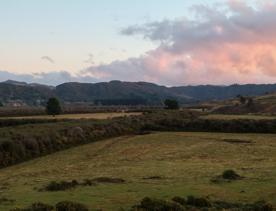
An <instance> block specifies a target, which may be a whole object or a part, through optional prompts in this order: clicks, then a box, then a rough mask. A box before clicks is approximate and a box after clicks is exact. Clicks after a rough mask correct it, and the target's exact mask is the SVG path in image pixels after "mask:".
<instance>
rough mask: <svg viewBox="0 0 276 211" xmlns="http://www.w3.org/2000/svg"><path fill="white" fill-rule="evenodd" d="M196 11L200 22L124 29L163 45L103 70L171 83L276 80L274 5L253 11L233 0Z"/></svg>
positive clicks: (154, 24)
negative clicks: (135, 71)
mask: <svg viewBox="0 0 276 211" xmlns="http://www.w3.org/2000/svg"><path fill="white" fill-rule="evenodd" d="M224 6H225V5H224ZM194 9H195V12H196V14H197V19H196V20H188V19H186V18H182V19H179V20H165V21H162V22H152V23H147V24H144V25H139V26H137V25H135V26H130V27H128V28H126V29H124V30H123V31H122V33H123V34H125V35H130V36H133V35H142V36H143V37H144V38H145V39H150V40H152V41H159V42H160V43H161V44H160V47H159V48H158V49H156V50H153V51H150V52H148V53H147V54H146V55H145V56H143V57H141V58H139V59H130V60H128V61H124V62H121V63H120V65H118V64H117V65H115V66H113V65H114V64H110V65H109V67H106V68H103V71H104V70H107V71H108V72H112V71H115V73H116V71H117V69H121V70H122V71H127V70H126V68H127V69H129V71H130V69H137V75H138V74H139V72H140V73H141V74H142V76H143V77H144V79H151V80H153V81H155V82H161V83H165V84H171V85H172V84H175V83H177V84H231V83H272V82H276V27H275V23H276V4H275V3H272V2H271V3H270V4H268V2H266V3H264V4H259V5H258V8H257V9H253V8H252V7H250V6H248V5H246V4H245V3H243V2H242V1H229V2H228V4H227V5H226V8H225V7H223V8H209V7H204V6H200V7H195V8H194ZM126 63H128V65H127V66H125V65H126ZM129 63H131V65H130V64H129ZM96 69H97V68H96ZM115 69H116V70H115ZM92 72H93V71H92ZM124 79H125V80H126V79H127V78H124ZM130 79H131V78H130ZM133 79H134V80H138V79H139V77H137V78H133ZM140 79H143V78H140Z"/></svg>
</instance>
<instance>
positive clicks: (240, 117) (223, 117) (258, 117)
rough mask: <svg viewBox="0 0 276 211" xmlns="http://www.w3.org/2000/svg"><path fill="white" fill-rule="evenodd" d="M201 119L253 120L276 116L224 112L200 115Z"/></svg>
mask: <svg viewBox="0 0 276 211" xmlns="http://www.w3.org/2000/svg"><path fill="white" fill-rule="evenodd" d="M201 118H202V119H210V120H212V119H218V120H233V119H253V120H271V119H276V116H268V115H267V116H266V115H253V114H252V115H251V114H248V115H225V114H209V115H205V116H202V117H201Z"/></svg>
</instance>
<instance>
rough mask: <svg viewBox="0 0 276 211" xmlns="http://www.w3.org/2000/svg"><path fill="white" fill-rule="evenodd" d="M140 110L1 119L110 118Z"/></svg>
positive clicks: (136, 113)
mask: <svg viewBox="0 0 276 211" xmlns="http://www.w3.org/2000/svg"><path fill="white" fill-rule="evenodd" d="M140 114H141V113H139V112H130V113H123V112H122V113H119V112H114V113H88V114H62V115H57V116H49V115H39V116H22V117H1V118H0V119H110V118H114V117H123V116H130V115H140Z"/></svg>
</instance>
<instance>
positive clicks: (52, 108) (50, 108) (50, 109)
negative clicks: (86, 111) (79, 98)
mask: <svg viewBox="0 0 276 211" xmlns="http://www.w3.org/2000/svg"><path fill="white" fill-rule="evenodd" d="M61 111H62V110H61V106H60V102H59V100H58V99H57V98H55V97H52V98H50V99H49V100H48V102H47V105H46V113H47V114H48V115H53V116H55V115H58V114H60V113H61Z"/></svg>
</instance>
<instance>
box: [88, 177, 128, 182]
mask: <svg viewBox="0 0 276 211" xmlns="http://www.w3.org/2000/svg"><path fill="white" fill-rule="evenodd" d="M92 182H98V183H125V180H124V179H121V178H110V177H98V178H95V179H93V180H92Z"/></svg>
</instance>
